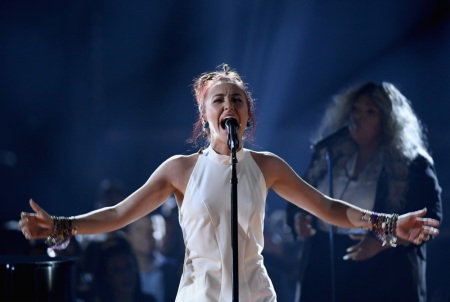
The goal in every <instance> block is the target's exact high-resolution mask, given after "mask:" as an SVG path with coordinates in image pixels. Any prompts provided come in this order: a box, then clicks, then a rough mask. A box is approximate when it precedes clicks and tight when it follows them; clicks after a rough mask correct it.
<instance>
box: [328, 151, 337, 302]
mask: <svg viewBox="0 0 450 302" xmlns="http://www.w3.org/2000/svg"><path fill="white" fill-rule="evenodd" d="M326 152H327V153H326V160H327V175H328V188H329V192H328V195H329V196H330V197H331V198H333V195H334V192H333V191H334V190H333V163H332V159H331V148H330V146H327V150H326ZM333 233H334V226H333V225H332V224H330V228H329V234H330V266H331V268H330V269H331V302H334V301H335V295H336V294H335V292H336V289H335V284H336V280H335V271H334V267H335V264H334V238H333Z"/></svg>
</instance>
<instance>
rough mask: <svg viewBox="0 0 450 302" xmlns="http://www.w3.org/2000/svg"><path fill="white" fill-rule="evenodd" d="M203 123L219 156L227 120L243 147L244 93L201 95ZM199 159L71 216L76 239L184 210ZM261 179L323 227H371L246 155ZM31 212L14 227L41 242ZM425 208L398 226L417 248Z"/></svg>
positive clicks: (289, 173)
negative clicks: (164, 208) (166, 210)
mask: <svg viewBox="0 0 450 302" xmlns="http://www.w3.org/2000/svg"><path fill="white" fill-rule="evenodd" d="M203 102H204V106H203V108H204V109H203V110H204V111H203V112H202V119H203V120H204V121H205V122H206V121H207V122H208V124H209V129H210V137H209V139H210V143H211V146H212V148H213V149H214V150H215V151H216V152H217V153H219V154H226V155H229V154H230V151H229V149H228V144H227V131H226V129H224V128H223V127H222V123H223V121H224V119H225V118H226V117H233V118H235V119H236V120H237V121H238V123H239V124H240V125H241V127H240V129H239V133H238V134H239V140H240V144H239V145H240V146H241V147H242V146H243V144H242V143H243V141H242V138H243V135H244V131H245V126H242V125H246V124H247V121H248V120H249V117H250V114H251V112H249V106H248V100H247V99H246V96H245V93H244V91H243V90H242V89H241V88H240V87H239V86H238V85H236V84H234V83H230V82H220V81H219V82H217V83H215V84H214V85H212V86H211V87H210V88H209V89H208V90H207V91H206V93H205V96H204V101H203ZM199 156H200V155H199V154H197V153H196V154H191V155H186V156H185V155H176V156H173V157H170V158H169V159H167V160H166V161H164V162H163V163H162V164H161V165H160V166H159V167H158V168H157V169H156V170H155V171H154V172H153V173H152V174H151V176H150V177H149V179H148V180H147V181H146V182H145V184H144V185H143V186H141V187H140V188H139V189H138V190H136V191H135V192H134V193H133V194H131V195H130V196H128V197H127V198H126V199H125V200H123V201H122V202H120V203H119V204H117V205H115V206H113V207H107V208H102V209H99V210H96V211H92V212H89V213H87V214H83V215H78V216H75V224H76V227H77V229H78V232H77V233H78V234H94V233H105V232H111V231H114V230H117V229H120V228H122V227H124V226H125V225H127V224H129V223H131V222H133V221H135V220H137V219H138V218H140V217H142V216H143V215H146V214H147V213H150V212H152V211H153V210H155V209H156V208H158V207H159V206H160V205H161V204H162V203H163V202H164V201H165V200H167V199H168V198H169V196H170V195H171V194H174V195H175V198H176V200H177V203H178V206H179V207H180V208H181V207H182V206H183V199H184V194H185V191H186V186H187V183H188V181H189V178H190V175H191V173H192V170H193V168H194V166H195V163H196V161H197V158H198V157H199ZM251 156H252V157H253V158H254V160H255V162H256V163H257V164H258V166H259V168H260V169H261V172H262V174H263V176H264V178H265V182H266V187H267V190H269V189H272V190H274V191H275V192H276V193H277V194H278V195H280V196H281V197H283V198H284V199H286V200H288V201H289V202H292V203H294V204H295V205H297V206H299V207H301V208H303V209H305V210H307V211H308V212H310V213H312V214H313V215H316V216H318V217H319V218H320V219H322V220H325V221H327V222H328V223H331V224H335V225H339V226H342V227H347V228H365V229H369V228H370V223H369V222H367V221H364V220H362V219H361V217H362V215H363V213H364V212H363V211H364V210H363V209H359V208H357V207H354V206H352V205H350V204H348V203H346V202H344V201H339V200H335V199H331V198H329V197H327V196H325V195H323V194H322V193H320V192H319V191H317V190H316V189H314V188H313V187H312V186H310V185H309V184H307V183H306V182H305V181H303V179H302V178H300V177H299V176H298V175H297V173H296V172H295V171H294V170H293V169H292V168H291V167H290V166H289V165H288V164H287V163H286V162H285V161H284V160H282V159H281V158H280V157H278V156H276V155H274V154H272V153H269V152H255V151H251ZM30 206H31V208H32V209H33V211H34V213H22V214H21V220H20V221H19V226H20V227H21V228H22V232H23V233H24V235H25V237H26V238H27V239H38V238H46V237H47V236H49V235H51V233H52V229H53V221H52V219H51V217H50V215H49V214H47V212H46V211H45V210H43V209H42V208H40V207H39V206H38V204H37V203H35V202H34V201H33V200H30ZM425 214H426V209H423V210H419V211H416V212H411V213H407V214H404V215H401V216H400V218H399V219H398V222H397V229H396V235H397V236H398V237H399V238H401V239H404V240H406V241H409V242H415V243H417V244H419V243H421V242H422V240H425V237H424V236H430V235H433V236H435V235H437V234H438V232H439V231H438V229H437V227H438V226H439V222H438V221H437V220H434V219H429V218H423V216H424V215H425Z"/></svg>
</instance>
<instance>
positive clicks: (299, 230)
mask: <svg viewBox="0 0 450 302" xmlns="http://www.w3.org/2000/svg"><path fill="white" fill-rule="evenodd" d="M312 220H313V217H312V215H309V214H305V213H297V214H295V216H294V228H295V234H296V235H297V236H298V237H300V238H303V239H306V238H309V237H311V236H314V235H315V234H316V229H314V228H313V226H312V225H311V222H312Z"/></svg>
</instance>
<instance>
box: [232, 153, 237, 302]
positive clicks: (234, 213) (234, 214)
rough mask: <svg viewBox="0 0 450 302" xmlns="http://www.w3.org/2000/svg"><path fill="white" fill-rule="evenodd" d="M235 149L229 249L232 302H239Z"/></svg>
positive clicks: (234, 154)
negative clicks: (231, 255)
mask: <svg viewBox="0 0 450 302" xmlns="http://www.w3.org/2000/svg"><path fill="white" fill-rule="evenodd" d="M236 163H237V158H236V148H232V149H231V248H232V250H233V271H232V276H233V301H234V302H238V301H239V262H238V260H239V258H238V255H239V254H238V216H237V213H238V212H237V199H238V197H237V184H238V178H237V174H236Z"/></svg>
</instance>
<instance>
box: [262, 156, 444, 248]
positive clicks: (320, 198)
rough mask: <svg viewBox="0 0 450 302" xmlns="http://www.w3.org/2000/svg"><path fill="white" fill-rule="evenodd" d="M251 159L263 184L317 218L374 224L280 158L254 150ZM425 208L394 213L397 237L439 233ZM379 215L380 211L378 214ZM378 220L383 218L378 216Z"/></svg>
mask: <svg viewBox="0 0 450 302" xmlns="http://www.w3.org/2000/svg"><path fill="white" fill-rule="evenodd" d="M254 158H255V161H256V162H257V163H258V165H259V166H260V168H261V171H262V172H263V174H264V177H265V179H266V185H267V188H272V189H273V190H274V191H275V192H276V193H277V194H278V195H280V196H281V197H283V198H284V199H286V200H288V201H289V202H291V203H293V204H295V205H296V206H298V207H300V208H303V209H304V210H306V211H308V212H310V213H311V214H313V215H315V216H317V217H319V218H320V219H322V220H324V221H326V222H328V223H330V224H333V225H337V226H341V227H346V228H363V229H368V230H372V229H373V228H374V223H375V221H374V220H375V219H377V215H376V213H372V212H368V211H365V210H364V209H361V208H358V207H356V206H353V205H351V204H349V203H347V202H345V201H343V200H338V199H332V198H330V197H328V196H326V195H324V194H322V193H321V192H319V191H318V190H316V189H315V188H314V187H312V186H310V185H309V184H308V183H306V182H305V181H304V180H303V179H302V178H301V177H300V176H298V175H297V174H296V173H295V171H293V169H292V168H291V167H290V166H289V165H288V164H287V163H286V162H285V161H283V160H282V159H281V158H279V157H277V156H276V155H274V154H271V153H255V154H254ZM425 214H426V209H422V210H418V211H415V212H409V213H406V214H403V215H400V216H399V217H398V220H397V222H396V227H395V230H394V234H395V235H396V236H397V237H398V238H401V239H404V240H407V241H409V242H414V243H415V244H421V243H422V242H423V241H426V240H428V239H429V237H430V236H435V235H437V234H439V230H438V229H437V227H438V226H439V221H437V220H435V219H430V218H424V215H425ZM378 216H379V217H383V218H384V216H382V215H378ZM379 221H383V220H382V219H380V220H379Z"/></svg>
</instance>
